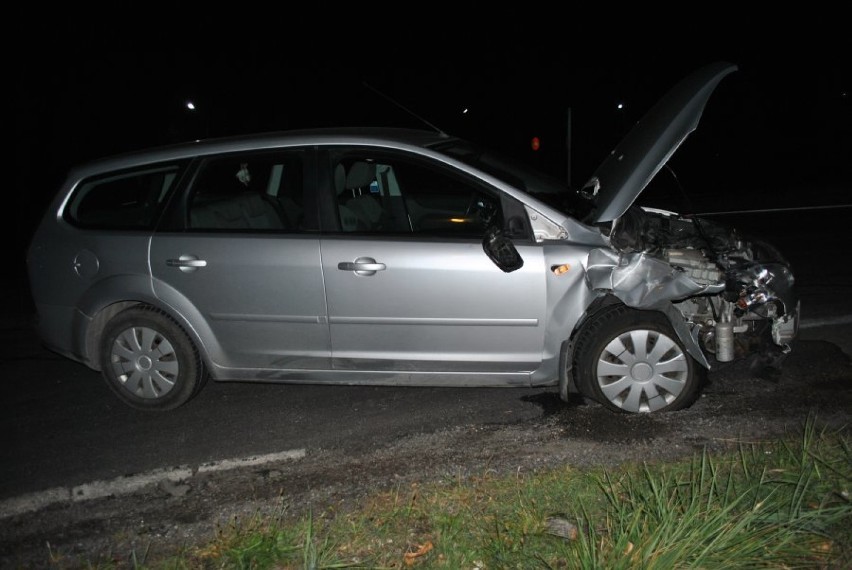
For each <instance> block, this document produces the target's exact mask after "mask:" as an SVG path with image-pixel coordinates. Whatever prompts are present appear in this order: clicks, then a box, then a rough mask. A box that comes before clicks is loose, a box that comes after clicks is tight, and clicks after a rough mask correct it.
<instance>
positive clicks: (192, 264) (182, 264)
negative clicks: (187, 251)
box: [166, 255, 207, 273]
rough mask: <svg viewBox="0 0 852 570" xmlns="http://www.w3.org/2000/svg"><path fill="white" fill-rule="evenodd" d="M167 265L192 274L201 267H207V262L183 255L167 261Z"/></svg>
mask: <svg viewBox="0 0 852 570" xmlns="http://www.w3.org/2000/svg"><path fill="white" fill-rule="evenodd" d="M166 265H168V266H169V267H177V268H178V269H180V270H181V271H183V272H184V273H192V272H193V271H196V270H198V268H199V267H207V261H206V260H204V259H198V257H196V256H194V255H181V256H180V257H179V258H177V259H167V260H166Z"/></svg>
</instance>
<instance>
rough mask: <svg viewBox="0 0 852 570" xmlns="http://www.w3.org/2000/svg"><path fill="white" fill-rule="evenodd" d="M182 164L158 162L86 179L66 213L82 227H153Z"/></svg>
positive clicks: (69, 218) (68, 218) (75, 193)
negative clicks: (153, 165)
mask: <svg viewBox="0 0 852 570" xmlns="http://www.w3.org/2000/svg"><path fill="white" fill-rule="evenodd" d="M181 168H182V166H181V165H168V166H157V167H150V168H146V169H144V170H134V171H125V172H121V173H115V174H110V175H106V176H99V177H96V178H91V179H88V180H84V181H82V182H81V183H80V185H79V186H78V188H77V191H76V192H74V195H73V196H72V197H71V201H70V202H69V204H68V207H67V208H66V209H65V212H64V217H65V219H66V220H67V221H68V222H70V223H72V224H74V225H75V226H79V227H83V228H103V229H127V230H131V229H151V228H153V226H154V223H155V221H156V220H157V216H159V214H160V212H161V211H162V209H163V206H164V205H165V201H166V197H167V196H168V194H169V192H170V190H171V189H172V188H173V187H174V186H175V183H176V182H177V179H178V176H179V174H180V172H181Z"/></svg>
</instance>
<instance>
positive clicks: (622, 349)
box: [560, 63, 799, 412]
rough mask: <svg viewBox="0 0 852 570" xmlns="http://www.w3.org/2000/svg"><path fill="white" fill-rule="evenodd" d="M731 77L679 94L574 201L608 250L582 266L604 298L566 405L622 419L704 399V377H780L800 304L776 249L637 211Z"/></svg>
mask: <svg viewBox="0 0 852 570" xmlns="http://www.w3.org/2000/svg"><path fill="white" fill-rule="evenodd" d="M735 70H736V66H734V65H732V64H728V63H717V64H713V65H709V66H707V67H705V68H702V69H700V70H698V71H697V72H695V73H694V74H693V75H691V76H690V77H688V78H687V79H685V80H684V81H682V82H681V83H680V84H678V85H677V86H676V87H675V88H674V89H673V90H672V91H670V92H669V93H668V94H667V95H666V97H664V98H663V99H662V100H661V101H660V102H659V103H658V104H657V105H656V106H655V107H654V108H652V109H651V110H650V111H649V112H648V113H647V114H646V115H645V117H643V119H642V120H641V121H639V122H638V123H637V124H636V126H635V127H634V129H633V130H632V131H631V132H630V133H629V134H628V135H627V137H625V139H624V140H623V141H622V142H621V143H620V144H619V145H618V146H617V147H616V148H615V149H614V150H613V151H612V152H611V153H610V155H609V156H608V157H607V158H606V160H605V161H604V162H603V163H602V165H601V166H600V167H599V168H598V170H597V171H596V172H595V174H594V175H593V176H592V177H591V179H590V180H589V182H588V183H587V184H586V185H585V186H584V187H583V189H582V190H581V191H580V192H579V193H578V195H579V197H580V199H581V201H583V202H584V207H585V208H586V212H587V213H586V214H585V216H583V222H584V223H586V224H589V225H592V226H595V227H597V228H599V230H600V231H601V233H602V235H603V236H604V237H605V238H606V239H607V246H606V247H598V248H593V249H591V251H590V252H589V255H588V258H587V260H586V263H585V264H584V269H585V282H586V285H587V286H588V288H589V289H590V290H591V291H593V292H595V294H597V295H598V298H597V300H596V302H593V303H591V304H590V307H589V309H588V310H587V313H586V315H585V317H584V319H583V323H581V326H578V328H577V329H576V330H575V334H574V335H572V342H571V343H569V344H568V345H567V348H566V350H567V352H568V355H567V357H566V358H563V362H564V363H565V366H564V374H563V377H562V378H561V380H560V387H561V394H562V397H563V398H567V396H568V393H569V392H581V393H583V394H584V395H586V396H588V397H591V398H593V399H596V400H598V401H600V402H601V403H603V404H604V405H607V406H608V407H610V408H613V409H618V410H622V411H630V412H649V411H657V410H663V409H665V410H673V409H678V408H682V407H685V406H688V405H689V404H690V403H691V402H692V401H693V400H694V398H695V397H697V395H698V393H699V391H700V387H699V385H700V384H701V383H702V381H703V378H704V372H706V371H707V370H714V369H717V368H718V367H720V365H721V364H722V363H727V362H732V361H735V360H742V359H751V360H752V371H753V372H754V373H755V374H758V375H761V374H773V373H776V372H777V371H778V369H779V367H780V365H781V363H782V361H783V360H784V358H785V357H786V355H787V354H788V353H789V352H790V342H791V341H792V339H793V338H794V337H795V336H796V334H797V328H798V319H799V301H798V299H797V297H796V294H795V290H794V277H793V273H792V271H791V269H790V265H789V263H787V261H786V260H785V259H784V258H783V257H782V256H781V254H780V253H779V252H778V251H777V250H776V249H775V248H773V247H772V246H771V245H769V244H767V243H765V242H763V241H760V240H757V239H752V238H749V237H746V236H744V235H742V234H740V232H739V231H738V230H736V229H733V228H730V227H727V226H725V225H722V224H717V223H715V222H712V221H709V220H706V219H702V218H701V217H698V216H681V215H678V214H676V213H673V212H669V211H666V210H659V209H653V208H645V207H640V206H637V205H635V203H634V202H635V200H636V198H637V197H638V196H639V194H640V193H641V192H642V191H643V190H644V189H645V187H646V186H647V184H648V183H649V182H650V181H651V179H652V178H653V177H654V176H655V175H656V174H657V172H658V171H659V170H660V169H661V168H663V167H664V166H666V163H667V161H668V160H669V158H670V157H671V155H672V154H673V153H674V152H675V151H676V150H677V148H678V147H679V146H680V145H681V144H682V143H683V141H684V139H686V137H687V136H688V135H689V133H691V132H692V131H693V130H695V128H696V127H697V125H698V120H699V118H700V116H701V114H702V112H703V109H704V106H705V104H706V102H707V100H708V98H709V97H710V95H711V94H712V92H713V90H714V89H715V88H716V86H717V84H718V83H719V82H720V81H721V80H722V79H723V78H724V77H725V76H726V75H728V74H729V73H731V72H733V71H735ZM659 315H664V316H665V322H664V321H662V320H660V317H659ZM601 320H603V321H607V320H608V321H612V323H611V324H606V323H604V324H599V322H600V321H601ZM672 333H673V334H674V335H675V336H676V337H677V338H676V339H673V338H671V337H670V335H671V334H672ZM684 352H685V353H686V354H684ZM687 354H688V356H689V357H691V358H688V357H687V356H686V355H687ZM696 363H697V364H698V365H699V366H700V370H698V369H695V364H696Z"/></svg>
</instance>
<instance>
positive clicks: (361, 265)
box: [337, 257, 387, 276]
mask: <svg viewBox="0 0 852 570" xmlns="http://www.w3.org/2000/svg"><path fill="white" fill-rule="evenodd" d="M337 268H338V269H340V270H341V271H354V272H355V275H363V276H369V275H375V274H376V271H384V270H385V269H386V268H387V266H386V265H385V264H384V263H377V262H376V260H375V259H373V258H372V257H359V258H358V259H356V260H355V261H341V262H340V263H338V264H337Z"/></svg>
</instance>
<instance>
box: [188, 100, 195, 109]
mask: <svg viewBox="0 0 852 570" xmlns="http://www.w3.org/2000/svg"><path fill="white" fill-rule="evenodd" d="M186 108H187V109H189V110H190V111H195V103H193V102H192V101H187V102H186Z"/></svg>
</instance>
